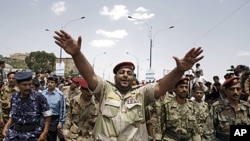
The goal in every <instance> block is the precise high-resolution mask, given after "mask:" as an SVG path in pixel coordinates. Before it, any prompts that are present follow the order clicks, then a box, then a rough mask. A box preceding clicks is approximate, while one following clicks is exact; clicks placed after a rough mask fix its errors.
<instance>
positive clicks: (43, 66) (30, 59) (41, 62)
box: [25, 51, 56, 72]
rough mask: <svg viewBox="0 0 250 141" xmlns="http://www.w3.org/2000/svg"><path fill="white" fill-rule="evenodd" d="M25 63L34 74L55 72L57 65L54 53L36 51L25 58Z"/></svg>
mask: <svg viewBox="0 0 250 141" xmlns="http://www.w3.org/2000/svg"><path fill="white" fill-rule="evenodd" d="M25 62H26V64H27V66H28V67H29V69H30V70H32V71H33V72H36V71H46V70H53V69H54V67H55V64H56V56H55V55H54V53H46V52H45V51H36V52H31V53H30V55H29V56H27V57H26V58H25Z"/></svg>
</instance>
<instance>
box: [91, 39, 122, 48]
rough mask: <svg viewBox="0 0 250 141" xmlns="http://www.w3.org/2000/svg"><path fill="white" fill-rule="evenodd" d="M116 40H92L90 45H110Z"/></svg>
mask: <svg viewBox="0 0 250 141" xmlns="http://www.w3.org/2000/svg"><path fill="white" fill-rule="evenodd" d="M116 42H118V41H116V40H93V41H92V42H91V43H90V45H91V46H94V47H112V46H114V45H115V44H116Z"/></svg>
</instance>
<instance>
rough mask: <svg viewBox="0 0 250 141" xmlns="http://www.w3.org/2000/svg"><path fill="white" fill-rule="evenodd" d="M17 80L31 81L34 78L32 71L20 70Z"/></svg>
mask: <svg viewBox="0 0 250 141" xmlns="http://www.w3.org/2000/svg"><path fill="white" fill-rule="evenodd" d="M15 79H16V81H29V80H32V72H28V71H20V72H17V73H16V75H15Z"/></svg>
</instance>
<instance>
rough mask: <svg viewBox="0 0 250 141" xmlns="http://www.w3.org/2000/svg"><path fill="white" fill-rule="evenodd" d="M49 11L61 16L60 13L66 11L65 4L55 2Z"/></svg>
mask: <svg viewBox="0 0 250 141" xmlns="http://www.w3.org/2000/svg"><path fill="white" fill-rule="evenodd" d="M51 10H52V11H53V12H54V13H55V14H56V15H58V16H59V15H61V13H63V12H65V11H66V7H65V2H63V1H59V2H55V3H53V5H52V7H51Z"/></svg>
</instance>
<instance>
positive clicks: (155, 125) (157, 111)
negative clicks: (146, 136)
mask: <svg viewBox="0 0 250 141" xmlns="http://www.w3.org/2000/svg"><path fill="white" fill-rule="evenodd" d="M172 97H173V95H172V94H168V93H167V94H166V95H164V96H162V97H160V98H159V99H157V100H156V101H155V102H154V103H151V104H150V105H149V106H147V107H148V108H147V109H148V110H149V112H146V113H150V122H151V124H152V135H151V136H152V137H153V139H154V140H162V137H163V136H162V134H163V130H164V129H165V127H164V124H163V123H162V119H163V117H162V116H163V113H162V109H163V108H162V106H163V102H164V101H168V100H170V99H171V98H172ZM146 119H147V114H146ZM147 122H149V121H147Z"/></svg>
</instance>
